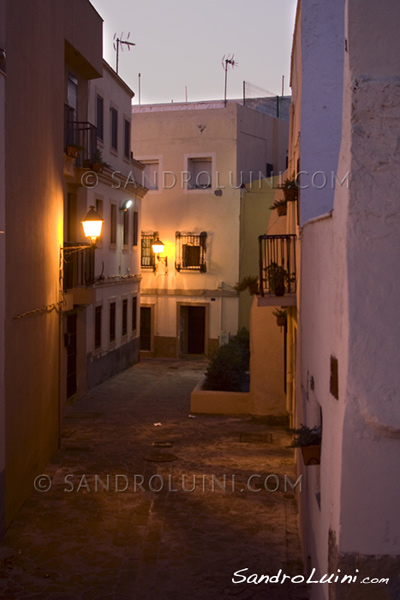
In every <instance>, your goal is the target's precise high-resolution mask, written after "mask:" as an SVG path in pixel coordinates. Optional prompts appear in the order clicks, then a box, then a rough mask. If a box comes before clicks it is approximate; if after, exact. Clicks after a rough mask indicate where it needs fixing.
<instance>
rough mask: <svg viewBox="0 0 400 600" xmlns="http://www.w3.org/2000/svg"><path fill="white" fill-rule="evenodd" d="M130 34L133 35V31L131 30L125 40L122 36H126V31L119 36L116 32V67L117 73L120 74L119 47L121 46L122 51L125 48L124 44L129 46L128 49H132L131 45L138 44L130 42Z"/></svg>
mask: <svg viewBox="0 0 400 600" xmlns="http://www.w3.org/2000/svg"><path fill="white" fill-rule="evenodd" d="M130 35H131V33H130V31H129V32H128V34H127V36H126V40H123V39H122V38H123V37H124V32H122V33H121V35H120V37H118V35H117V34H116V33H114V37H113V48H114V50H115V51H116V53H117V60H116V68H115V71H116V73H117V75H118V62H119V47H120V46H121V52H122V51H123V49H124V44H125V45H126V46H127V48H128V51H129V50H130V49H131V46H136V44H134V43H133V42H128V40H129V36H130Z"/></svg>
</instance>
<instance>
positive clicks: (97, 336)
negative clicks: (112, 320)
mask: <svg viewBox="0 0 400 600" xmlns="http://www.w3.org/2000/svg"><path fill="white" fill-rule="evenodd" d="M98 315H100V317H99V318H98ZM102 325H103V305H102V304H98V305H97V306H95V307H94V340H93V341H94V350H95V352H97V351H99V350H101V347H102Z"/></svg>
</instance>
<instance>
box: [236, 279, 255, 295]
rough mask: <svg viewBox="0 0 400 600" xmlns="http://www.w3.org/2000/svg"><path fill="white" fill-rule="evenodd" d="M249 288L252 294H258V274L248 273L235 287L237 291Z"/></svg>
mask: <svg viewBox="0 0 400 600" xmlns="http://www.w3.org/2000/svg"><path fill="white" fill-rule="evenodd" d="M247 288H248V289H249V293H250V294H251V295H252V296H253V295H254V294H258V291H259V290H258V277H257V276H256V275H247V276H246V277H243V279H242V280H241V281H239V282H238V283H237V284H236V285H235V286H234V287H233V289H234V290H235V291H236V292H244V290H246V289H247Z"/></svg>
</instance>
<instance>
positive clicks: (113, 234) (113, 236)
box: [110, 202, 117, 246]
mask: <svg viewBox="0 0 400 600" xmlns="http://www.w3.org/2000/svg"><path fill="white" fill-rule="evenodd" d="M116 245H117V205H116V204H115V203H114V202H111V204H110V246H116Z"/></svg>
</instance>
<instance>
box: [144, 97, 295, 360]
mask: <svg viewBox="0 0 400 600" xmlns="http://www.w3.org/2000/svg"><path fill="white" fill-rule="evenodd" d="M132 125H133V128H132V148H133V152H134V153H135V156H137V157H138V158H139V160H140V161H141V162H142V163H143V164H144V165H145V170H144V177H145V181H144V184H145V186H146V187H148V188H149V192H148V194H147V196H146V202H145V205H144V206H143V220H142V259H141V260H142V263H141V267H142V278H143V279H142V299H141V344H142V348H141V350H142V352H143V353H147V354H149V355H151V356H166V357H179V356H187V355H203V354H206V355H208V354H210V353H211V352H212V351H213V350H214V349H216V348H217V347H218V345H219V344H220V343H223V342H224V341H226V340H228V339H229V336H230V335H234V334H235V333H236V332H237V330H238V328H240V327H241V326H244V325H247V326H248V322H249V316H248V315H247V317H246V318H244V317H243V318H242V317H240V312H239V304H240V301H239V297H238V294H237V293H236V292H235V290H234V286H235V284H236V282H238V281H239V279H240V277H241V276H242V271H241V266H240V265H241V261H242V258H243V243H242V239H241V236H243V235H244V233H243V223H244V221H243V218H242V217H243V202H244V196H245V193H246V185H245V184H246V183H249V182H255V183H254V184H255V185H256V184H257V183H256V182H258V179H259V178H260V173H261V174H263V175H264V176H265V174H266V170H267V169H268V168H269V169H271V170H273V169H276V170H277V171H279V170H283V169H284V168H285V164H286V153H287V123H286V122H285V121H283V120H281V119H277V118H274V117H271V116H270V115H266V114H263V113H262V112H260V111H256V110H253V109H251V108H247V107H244V106H241V105H240V104H239V103H237V102H234V101H231V102H228V104H227V106H226V108H225V107H224V104H223V103H221V102H214V103H213V102H203V103H202V102H199V103H187V104H171V105H149V106H140V107H134V108H133V116H132ZM248 233H249V234H250V232H248ZM157 237H158V238H159V239H160V240H161V241H162V242H163V244H164V250H163V252H162V253H161V254H159V255H157V254H156V255H154V254H153V253H152V252H151V244H152V241H153V240H154V239H156V238H157ZM254 258H255V264H254V265H253V272H257V257H256V256H255V257H254ZM249 274H250V273H247V275H249ZM247 306H248V305H247ZM249 308H250V307H249V306H248V311H249Z"/></svg>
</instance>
